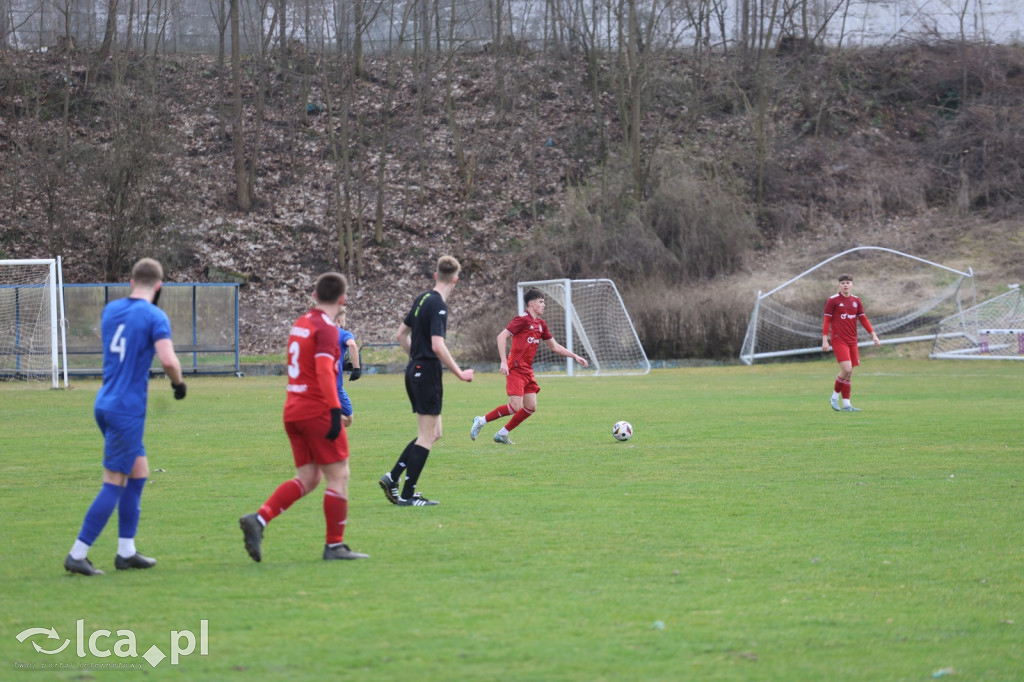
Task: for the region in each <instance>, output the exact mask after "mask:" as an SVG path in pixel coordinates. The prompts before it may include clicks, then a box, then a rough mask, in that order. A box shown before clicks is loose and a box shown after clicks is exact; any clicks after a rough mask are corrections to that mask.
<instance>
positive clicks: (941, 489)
mask: <svg viewBox="0 0 1024 682" xmlns="http://www.w3.org/2000/svg"><path fill="white" fill-rule="evenodd" d="M834 376H835V364H834V363H833V362H831V361H826V360H822V361H820V362H818V361H815V362H805V363H795V364H775V365H767V366H755V367H720V368H701V369H678V370H659V371H654V372H652V373H651V374H650V375H648V376H645V377H607V378H600V377H598V378H594V377H590V378H575V379H569V378H564V377H560V378H555V377H551V378H541V385H542V389H543V390H542V392H541V394H540V409H539V411H538V413H537V415H536V416H534V417H533V418H531V419H530V420H529V421H527V422H526V423H525V424H524V425H523V426H522V427H520V429H518V430H517V431H515V432H513V440H515V441H516V445H515V446H513V447H503V446H499V445H497V444H495V443H493V442H491V436H492V435H493V433H494V431H495V429H496V428H497V424H493V423H492V424H488V425H487V427H486V428H485V429H484V432H483V434H482V435H481V438H480V440H478V441H476V442H471V441H470V440H469V436H468V430H469V426H470V422H471V420H472V418H473V416H474V415H476V414H482V413H483V412H485V411H486V410H487V409H490V408H491V407H494V406H495V405H497V404H498V403H500V402H501V401H502V397H503V394H504V380H503V377H501V376H500V375H498V374H478V375H477V379H476V380H475V381H474V382H473V383H472V384H463V383H459V382H457V381H455V380H453V379H452V378H451V377H450V376H449V377H446V397H445V413H444V423H445V426H446V435H445V437H444V438H443V439H442V440H441V441H440V442H439V443H438V444H437V445H436V446H435V448H434V450H433V453H432V455H431V458H430V461H429V462H428V464H427V468H426V470H425V472H424V475H423V477H422V478H421V482H420V489H421V490H422V491H423V493H424V494H426V495H427V496H428V497H432V498H436V499H439V500H440V501H441V506H439V507H433V508H397V507H394V506H392V505H390V504H388V503H387V502H386V501H385V500H384V497H383V495H382V494H381V492H380V489H379V488H378V486H377V479H378V477H379V476H380V475H381V474H382V473H383V472H384V471H386V470H387V469H389V468H390V466H391V464H392V463H393V461H394V459H395V457H396V456H397V454H398V453H399V452H400V451H401V449H402V448H403V447H404V445H405V443H407V442H408V441H409V440H410V439H411V438H412V437H413V436H414V435H415V419H414V417H413V415H412V414H411V413H410V412H409V407H408V402H407V400H406V398H405V394H404V389H403V387H402V384H401V377H400V376H398V375H370V376H364V377H363V378H362V379H361V380H360V381H358V382H356V383H352V384H350V385H349V389H350V394H351V396H352V398H353V401H354V402H355V404H356V423H355V425H354V426H353V428H352V429H351V430H350V431H349V438H350V443H351V449H352V459H351V464H352V481H351V486H350V514H349V525H348V530H347V534H346V541H347V542H348V543H349V544H350V545H351V546H352V547H353V549H356V550H359V551H364V552H368V553H369V554H371V556H372V558H371V559H370V560H368V561H358V562H324V561H322V560H321V559H320V552H321V551H322V547H323V517H322V509H321V499H322V487H321V489H320V490H318V491H317V492H316V493H314V494H312V495H310V496H308V497H307V498H305V499H303V500H300V501H299V502H298V503H297V504H296V505H295V506H293V507H292V508H291V509H290V510H289V511H287V512H286V513H285V514H284V515H282V516H280V517H279V518H277V519H276V520H275V521H274V522H273V523H272V524H271V525H270V527H269V528H268V529H267V533H266V536H265V541H264V558H263V562H262V563H261V564H256V563H254V562H252V561H251V560H250V559H249V558H248V556H247V555H246V553H245V550H244V549H243V547H242V538H241V532H240V531H239V529H238V517H239V516H240V515H241V514H244V513H248V512H252V511H255V510H256V508H257V507H258V506H259V505H260V503H262V502H263V500H264V499H265V498H266V497H267V496H268V495H269V494H270V493H271V492H272V490H273V489H274V487H275V486H276V485H277V484H278V483H280V482H281V481H283V480H285V479H287V478H289V477H290V476H291V475H292V467H291V458H290V452H289V449H288V444H287V440H286V438H285V435H284V431H283V428H282V426H281V422H280V412H281V406H282V403H283V399H284V390H283V380H282V379H281V378H280V377H261V378H242V379H238V378H234V377H231V378H192V379H189V394H188V398H187V399H186V400H185V401H183V402H176V401H174V400H173V397H172V394H171V391H170V389H169V387H168V384H167V383H166V381H157V382H155V383H154V385H153V387H152V391H151V395H150V412H149V415H150V416H149V421H148V426H147V434H146V444H147V449H148V452H149V459H150V467H151V469H152V470H153V473H152V474H151V477H150V483H149V485H148V487H147V489H146V493H145V496H144V498H143V517H142V523H141V526H140V531H139V537H138V546H139V549H140V551H142V552H143V553H145V554H148V555H151V556H156V557H157V558H158V559H159V565H158V566H157V567H156V568H155V569H153V570H150V571H128V572H117V571H114V570H113V557H114V553H115V550H116V535H117V533H116V519H112V520H111V523H110V525H108V527H107V530H106V532H104V534H103V535H102V536H101V537H100V539H99V540H98V542H97V543H96V545H95V546H94V548H93V551H92V553H91V555H90V556H91V558H92V560H93V562H94V563H95V564H96V565H97V566H98V567H99V568H102V569H104V570H107V575H105V576H100V577H95V578H84V577H82V576H70V575H68V574H66V573H65V572H64V570H63V568H62V560H63V558H64V555H65V554H66V553H67V551H68V549H69V547H70V546H71V543H72V541H73V540H74V538H75V535H76V534H77V532H78V529H79V526H80V524H81V521H82V516H83V514H84V513H85V510H86V509H87V507H88V505H89V504H90V502H91V501H92V499H93V497H94V496H95V494H96V492H97V491H98V489H99V485H100V451H101V439H100V436H99V432H98V431H97V429H96V427H95V424H94V423H93V420H92V401H93V398H94V396H95V392H96V390H97V388H98V383H97V382H95V381H79V382H75V383H74V384H73V386H72V389H71V390H67V391H50V390H46V389H42V388H38V387H23V386H15V385H2V386H0V414H2V419H3V426H2V428H0V487H2V491H0V514H2V519H3V523H2V529H3V535H2V542H0V559H2V560H0V579H2V584H3V586H4V587H3V590H2V594H0V623H2V627H0V666H2V668H0V678H2V679H12V680H14V679H33V680H38V679H51V678H52V679H67V680H82V679H94V678H97V677H109V674H107V673H105V672H104V671H102V670H98V669H97V667H98V666H102V665H122V666H123V665H127V664H134V665H135V666H136V671H138V670H139V669H140V668H141V669H143V670H145V671H146V672H147V673H148V674H149V675H151V676H160V677H163V676H166V675H176V676H178V677H182V678H187V679H196V680H198V679H202V680H216V679H232V678H238V677H243V676H252V677H253V678H254V679H261V680H262V679H289V680H306V679H310V680H312V679H325V678H327V679H344V680H368V679H378V680H399V679H425V680H502V681H509V680H580V681H593V680H929V679H933V676H935V675H939V676H943V675H946V674H952V675H955V676H956V677H955V679H961V680H1013V679H1021V677H1022V676H1024V473H1022V472H1024V470H1022V456H1024V419H1022V418H1024V393H1022V390H1021V387H1022V386H1024V364H1021V363H1013V362H991V363H986V362H942V361H926V360H901V359H887V358H879V357H872V356H871V354H870V353H869V354H868V357H867V358H866V359H865V364H864V365H863V366H862V367H860V368H859V369H858V370H857V372H856V373H855V375H854V384H853V386H854V404H855V405H858V406H859V407H861V408H863V409H864V411H863V412H861V413H856V414H848V413H836V412H833V411H832V410H831V409H829V406H828V395H829V392H830V390H831V385H832V379H833V377H834ZM618 419H628V420H629V421H631V422H632V423H633V426H634V428H635V431H636V435H635V436H634V437H633V439H632V440H631V441H629V442H628V443H618V442H616V441H614V440H613V439H612V437H611V435H610V431H611V426H612V424H613V423H614V422H615V421H616V420H618ZM79 620H82V621H83V623H82V630H83V634H84V640H86V641H80V640H79V639H78V637H77V634H76V624H77V621H79ZM204 620H205V621H207V623H206V627H207V635H208V636H207V652H206V654H205V655H200V652H199V645H198V644H197V646H196V650H195V651H194V652H192V653H191V654H189V655H182V656H180V658H179V660H178V662H177V664H176V665H172V663H171V661H170V659H169V658H168V659H167V660H164V661H163V662H161V663H159V664H158V665H157V666H156V667H152V666H151V665H150V664H149V663H148V662H146V660H144V659H143V658H142V655H143V654H144V653H146V652H147V650H149V649H150V648H151V647H153V646H155V647H157V648H158V649H160V651H161V652H162V653H163V654H165V655H168V656H169V655H170V653H171V649H172V647H173V646H176V647H177V648H178V649H179V650H182V649H186V648H187V646H186V645H187V637H188V636H187V635H185V634H183V633H184V631H186V630H187V631H190V632H191V633H193V634H194V635H196V637H197V638H198V637H199V635H200V631H201V621H204ZM51 627H52V628H55V629H56V631H57V633H58V637H56V638H53V639H48V638H47V637H46V636H45V635H43V634H35V635H32V636H27V637H26V638H25V639H24V641H21V642H19V641H18V639H17V636H18V635H19V633H23V632H24V631H25V630H26V629H29V628H47V629H49V628H51ZM99 630H109V631H110V632H111V633H113V634H110V635H109V636H108V635H105V634H104V633H99V634H98V635H94V633H96V632H97V631H99ZM118 630H121V631H122V633H121V634H118V633H117V631H118ZM123 631H130V632H131V634H132V635H133V636H134V640H135V645H136V648H135V653H136V654H137V656H136V657H134V658H132V657H122V656H120V655H119V654H121V653H132V652H131V650H130V644H131V639H130V638H129V636H128V635H127V634H124V633H123ZM172 631H177V632H178V635H177V636H176V639H175V638H172ZM90 637H93V641H94V643H95V645H96V650H97V651H99V652H100V653H102V652H103V651H110V652H112V653H113V655H111V656H109V657H105V658H104V657H100V656H97V655H94V654H93V652H92V651H91V650H90V649H89V643H88V640H89V638H90ZM66 640H69V641H70V644H69V645H68V646H67V648H66V649H64V650H63V651H62V652H61V653H59V654H54V655H46V654H43V653H38V652H37V651H36V650H35V648H34V645H38V646H40V647H41V648H43V649H45V650H52V649H56V648H57V647H58V646H60V645H61V644H62V643H63V642H64V641H66ZM115 645H119V646H120V649H115ZM79 647H82V648H83V651H84V655H83V656H79V655H78V653H77V652H76V649H77V648H79ZM43 664H47V665H54V664H57V665H61V666H65V667H64V668H62V669H59V670H58V671H56V672H53V673H48V674H39V673H36V674H35V675H34V676H31V677H27V678H24V677H22V676H20V675H19V673H20V672H21V671H23V670H26V669H27V668H28V667H29V666H31V667H32V668H33V669H35V670H38V669H39V668H40V667H41V666H42V665H43ZM19 666H20V667H19ZM26 674H27V673H26Z"/></svg>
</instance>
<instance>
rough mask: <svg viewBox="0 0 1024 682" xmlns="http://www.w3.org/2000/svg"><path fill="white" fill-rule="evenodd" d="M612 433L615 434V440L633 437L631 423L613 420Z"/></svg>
mask: <svg viewBox="0 0 1024 682" xmlns="http://www.w3.org/2000/svg"><path fill="white" fill-rule="evenodd" d="M612 435H613V436H615V440H629V439H630V438H632V437H633V425H632V424H630V423H629V422H627V421H620V422H615V426H613V427H612Z"/></svg>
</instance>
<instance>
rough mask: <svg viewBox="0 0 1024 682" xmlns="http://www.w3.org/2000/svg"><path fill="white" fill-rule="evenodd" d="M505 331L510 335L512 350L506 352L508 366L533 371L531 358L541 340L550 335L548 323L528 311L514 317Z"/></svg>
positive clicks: (534, 354)
mask: <svg viewBox="0 0 1024 682" xmlns="http://www.w3.org/2000/svg"><path fill="white" fill-rule="evenodd" d="M505 331H507V332H508V333H509V334H511V335H512V350H510V351H509V352H508V368H509V369H510V370H511V369H519V370H525V371H527V372H532V371H533V358H534V356H536V355H537V346H539V345H540V342H541V341H547V340H548V339H550V338H552V337H551V332H550V331H549V330H548V323H547V322H545V321H544V320H542V319H540V318H539V317H536V318H535V317H534V316H533V315H531V314H530V313H523V314H522V315H520V316H519V317H515V318H513V319H512V321H511V322H509V323H508V326H507V327H505Z"/></svg>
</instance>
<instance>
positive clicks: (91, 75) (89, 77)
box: [85, 0, 119, 83]
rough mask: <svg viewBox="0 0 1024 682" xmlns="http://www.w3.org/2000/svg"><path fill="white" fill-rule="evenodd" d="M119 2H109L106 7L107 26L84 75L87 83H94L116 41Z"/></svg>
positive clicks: (114, 0)
mask: <svg viewBox="0 0 1024 682" xmlns="http://www.w3.org/2000/svg"><path fill="white" fill-rule="evenodd" d="M118 1H119V0H110V1H109V4H108V5H107V26H106V29H105V30H104V32H103V42H102V43H101V44H100V47H99V49H98V50H97V51H96V56H95V58H94V59H93V63H92V65H91V66H90V67H89V71H88V72H87V73H86V75H85V80H86V82H87V83H95V82H96V76H97V75H98V74H99V71H100V69H101V68H103V63H104V62H105V61H107V57H109V56H110V48H111V46H112V45H113V43H114V41H115V40H116V39H117V5H118Z"/></svg>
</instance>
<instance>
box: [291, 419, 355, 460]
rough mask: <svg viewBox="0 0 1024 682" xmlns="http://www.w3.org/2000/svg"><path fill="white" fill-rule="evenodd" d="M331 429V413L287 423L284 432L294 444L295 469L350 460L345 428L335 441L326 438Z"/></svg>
mask: <svg viewBox="0 0 1024 682" xmlns="http://www.w3.org/2000/svg"><path fill="white" fill-rule="evenodd" d="M330 428H331V413H330V412H324V413H323V415H321V416H319V417H314V418H313V419H304V420H302V421H295V422H285V423H284V430H285V432H286V433H287V434H288V440H289V441H290V442H291V444H292V458H294V460H295V467H296V468H298V467H300V466H303V465H305V464H310V463H313V464H318V465H324V464H334V463H335V462H344V461H345V460H346V459H348V436H347V435H346V434H345V427H344V426H343V427H341V434H339V435H338V437H337V438H335V439H334V440H327V439H326V438H324V436H325V435H326V434H327V431H328V430H329V429H330Z"/></svg>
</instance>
